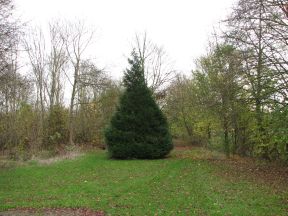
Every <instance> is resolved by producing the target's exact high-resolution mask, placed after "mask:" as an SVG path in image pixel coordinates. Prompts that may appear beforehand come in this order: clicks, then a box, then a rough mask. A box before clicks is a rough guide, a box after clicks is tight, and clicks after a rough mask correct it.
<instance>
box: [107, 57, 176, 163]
mask: <svg viewBox="0 0 288 216" xmlns="http://www.w3.org/2000/svg"><path fill="white" fill-rule="evenodd" d="M128 62H129V64H130V66H131V68H130V69H127V70H126V72H125V75H124V86H125V88H126V89H125V92H124V93H123V95H122V97H121V98H120V103H119V106H118V108H117V110H116V113H115V114H114V116H113V117H112V119H111V123H110V125H109V127H108V128H107V130H106V131H105V138H106V144H107V146H108V152H109V154H110V156H111V157H112V158H119V159H129V158H138V159H154V158H163V157H165V156H166V155H167V154H168V153H169V152H170V151H171V150H172V148H173V144H172V139H171V135H170V132H169V129H168V124H167V121H166V118H165V116H164V115H163V113H162V111H161V110H160V108H159V107H158V105H157V104H156V102H155V101H154V99H153V96H152V93H151V91H150V89H149V88H148V87H147V85H146V83H145V78H144V70H143V67H142V64H141V61H140V59H139V57H138V56H137V55H136V54H135V52H132V59H128Z"/></svg>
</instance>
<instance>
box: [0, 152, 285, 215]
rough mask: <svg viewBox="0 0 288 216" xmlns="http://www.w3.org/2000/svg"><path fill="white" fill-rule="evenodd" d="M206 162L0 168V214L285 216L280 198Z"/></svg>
mask: <svg viewBox="0 0 288 216" xmlns="http://www.w3.org/2000/svg"><path fill="white" fill-rule="evenodd" d="M214 166H216V165H213V164H211V163H209V162H208V161H206V160H192V159H190V158H178V157H172V158H169V159H165V160H151V161H149V160H130V161H117V160H109V159H107V157H106V155H105V153H104V152H96V153H89V154H86V155H84V156H82V157H80V158H78V159H75V160H70V161H69V160H66V161H61V162H57V163H55V164H52V165H49V166H40V165H35V164H34V165H28V166H24V167H18V168H12V169H1V170H0V212H1V211H5V210H7V209H10V208H17V207H32V208H42V207H76V208H77V207H88V208H92V209H95V210H102V211H104V212H105V213H106V214H107V215H221V216H222V215H287V204H285V202H284V200H283V194H278V193H276V192H273V190H272V189H271V188H269V187H268V186H259V185H257V184H256V183H255V182H254V183H253V182H249V181H248V180H237V181H231V179H227V178H224V177H221V175H219V174H217V173H216V172H215V170H217V168H216V167H214Z"/></svg>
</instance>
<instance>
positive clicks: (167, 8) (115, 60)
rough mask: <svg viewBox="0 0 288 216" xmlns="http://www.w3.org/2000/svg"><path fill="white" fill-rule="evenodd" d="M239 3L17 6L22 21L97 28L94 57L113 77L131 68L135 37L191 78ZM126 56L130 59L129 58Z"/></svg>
mask: <svg viewBox="0 0 288 216" xmlns="http://www.w3.org/2000/svg"><path fill="white" fill-rule="evenodd" d="M235 1H236V0H218V1H215V0H214V1H213V0H210V1H207V0H202V1H201V0H200V1H199V0H121V1H120V0H25V1H24V0H15V3H16V7H17V11H18V13H19V14H20V16H21V17H22V19H24V20H26V21H29V22H30V23H31V24H37V25H41V26H42V25H43V26H45V25H47V23H48V22H49V21H50V20H51V19H53V18H54V19H55V18H57V17H60V18H64V19H80V20H85V21H86V22H87V24H89V25H93V26H94V27H95V28H96V37H95V44H94V46H93V52H92V51H90V52H91V55H93V57H95V58H96V62H97V63H98V65H99V66H100V67H105V68H106V69H107V70H108V71H110V72H111V75H112V76H113V77H117V78H119V77H121V76H122V71H123V70H124V68H125V67H126V66H127V60H126V57H127V56H128V55H129V53H130V51H131V42H132V41H133V38H134V35H135V33H141V32H144V31H146V32H147V34H148V37H149V38H150V39H152V41H154V42H156V43H157V44H159V45H163V46H164V48H165V50H166V51H167V52H168V54H169V56H170V58H171V59H173V60H174V62H175V68H176V69H177V70H179V71H182V72H184V73H188V72H189V71H191V69H192V68H193V63H194V62H193V61H194V59H195V58H197V57H199V56H200V55H201V54H204V53H205V49H206V46H207V39H208V37H209V34H210V33H211V32H212V31H213V26H217V23H218V22H219V21H220V20H221V19H223V18H224V17H225V16H226V15H227V14H228V13H229V9H230V8H231V6H232V4H233V3H235ZM125 56H126V57H125Z"/></svg>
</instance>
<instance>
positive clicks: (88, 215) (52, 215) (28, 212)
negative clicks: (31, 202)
mask: <svg viewBox="0 0 288 216" xmlns="http://www.w3.org/2000/svg"><path fill="white" fill-rule="evenodd" d="M38 215H39V216H40V215H44V216H104V215H105V214H104V212H102V211H92V210H91V209H86V208H77V209H76V208H44V209H33V208H18V209H11V210H8V211H6V212H2V213H1V212H0V216H38Z"/></svg>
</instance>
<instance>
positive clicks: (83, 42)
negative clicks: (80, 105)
mask: <svg viewBox="0 0 288 216" xmlns="http://www.w3.org/2000/svg"><path fill="white" fill-rule="evenodd" d="M93 35H94V32H93V31H89V30H88V28H87V27H86V26H85V24H84V23H83V22H80V21H79V22H75V23H67V25H66V27H65V31H64V34H63V35H62V37H63V38H64V40H65V45H66V51H67V55H68V58H69V62H70V63H71V65H72V68H73V80H72V82H71V84H72V92H71V99H70V107H69V108H70V113H69V143H70V144H71V145H72V144H74V141H73V136H74V126H73V122H74V121H73V115H74V105H75V97H76V93H77V86H78V82H79V75H80V69H81V63H82V61H83V54H84V52H85V51H86V49H87V47H88V45H89V44H90V43H91V40H92V38H93Z"/></svg>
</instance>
